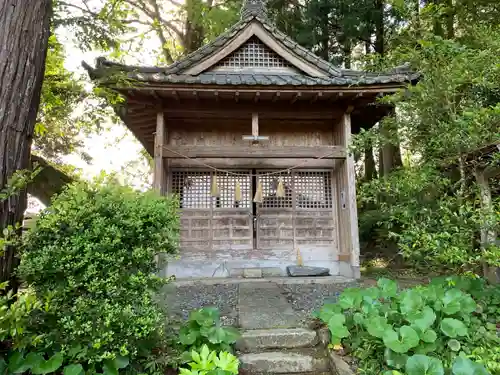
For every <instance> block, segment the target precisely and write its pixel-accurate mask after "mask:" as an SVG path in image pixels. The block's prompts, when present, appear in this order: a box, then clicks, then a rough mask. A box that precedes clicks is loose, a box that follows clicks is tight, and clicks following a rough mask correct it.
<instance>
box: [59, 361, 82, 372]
mask: <svg viewBox="0 0 500 375" xmlns="http://www.w3.org/2000/svg"><path fill="white" fill-rule="evenodd" d="M82 374H83V367H82V365H81V364H79V363H78V364H72V365H68V366H66V367H64V370H63V375H82Z"/></svg>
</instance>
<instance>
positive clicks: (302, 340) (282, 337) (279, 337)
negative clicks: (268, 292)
mask: <svg viewBox="0 0 500 375" xmlns="http://www.w3.org/2000/svg"><path fill="white" fill-rule="evenodd" d="M317 343H318V335H317V333H316V331H313V330H312V329H307V328H275V329H252V330H248V331H243V332H242V335H241V338H240V340H239V341H238V342H237V343H236V349H237V350H239V351H244V352H249V351H255V350H263V349H276V348H280V349H293V348H304V347H313V346H315V345H316V344H317Z"/></svg>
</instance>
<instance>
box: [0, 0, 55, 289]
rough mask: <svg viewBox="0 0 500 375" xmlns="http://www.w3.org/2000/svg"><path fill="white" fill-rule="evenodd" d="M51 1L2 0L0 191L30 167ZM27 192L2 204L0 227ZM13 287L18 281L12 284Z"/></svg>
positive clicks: (14, 218) (20, 207)
mask: <svg viewBox="0 0 500 375" xmlns="http://www.w3.org/2000/svg"><path fill="white" fill-rule="evenodd" d="M51 6H52V2H51V0H4V1H2V2H0V25H2V29H1V32H0V190H1V189H3V188H4V187H5V186H6V185H7V183H8V180H9V178H11V177H12V175H13V174H14V173H15V172H16V171H17V170H22V169H26V168H28V167H29V157H30V151H31V143H32V140H33V131H34V128H35V122H36V116H37V112H38V106H39V104H40V93H41V90H42V81H43V75H44V70H45V58H46V54H47V43H48V39H49V34H50V16H51ZM26 201H27V196H26V191H25V190H24V189H23V190H22V191H21V192H20V193H18V194H16V195H14V196H11V197H9V198H8V199H6V200H5V201H3V202H0V229H3V228H6V227H8V226H9V225H11V226H13V225H15V224H16V223H17V222H19V221H21V220H22V217H23V213H24V210H25V207H26ZM16 262H17V261H16V258H15V252H14V248H13V247H12V246H10V247H8V248H7V249H5V251H4V254H3V257H2V259H1V260H0V281H5V280H10V279H12V271H13V269H14V268H15V266H16ZM13 287H15V285H13Z"/></svg>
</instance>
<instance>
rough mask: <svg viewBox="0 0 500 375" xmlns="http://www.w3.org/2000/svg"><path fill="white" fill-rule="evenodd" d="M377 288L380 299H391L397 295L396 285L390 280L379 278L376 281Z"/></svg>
mask: <svg viewBox="0 0 500 375" xmlns="http://www.w3.org/2000/svg"><path fill="white" fill-rule="evenodd" d="M377 286H378V287H379V288H380V290H381V297H384V298H392V297H395V296H396V295H397V293H398V284H396V282H394V281H392V280H389V279H385V278H381V279H379V280H378V281H377Z"/></svg>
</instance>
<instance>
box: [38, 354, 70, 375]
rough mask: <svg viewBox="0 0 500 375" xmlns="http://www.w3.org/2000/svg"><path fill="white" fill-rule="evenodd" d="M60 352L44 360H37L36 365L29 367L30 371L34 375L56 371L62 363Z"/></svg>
mask: <svg viewBox="0 0 500 375" xmlns="http://www.w3.org/2000/svg"><path fill="white" fill-rule="evenodd" d="M63 360H64V358H63V355H62V353H56V354H54V355H53V356H52V357H50V358H49V359H47V360H46V361H42V362H39V363H38V364H37V365H35V366H33V367H32V368H31V372H32V373H33V374H34V375H44V374H50V373H51V372H56V370H58V369H59V368H60V367H61V366H62V363H63Z"/></svg>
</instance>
